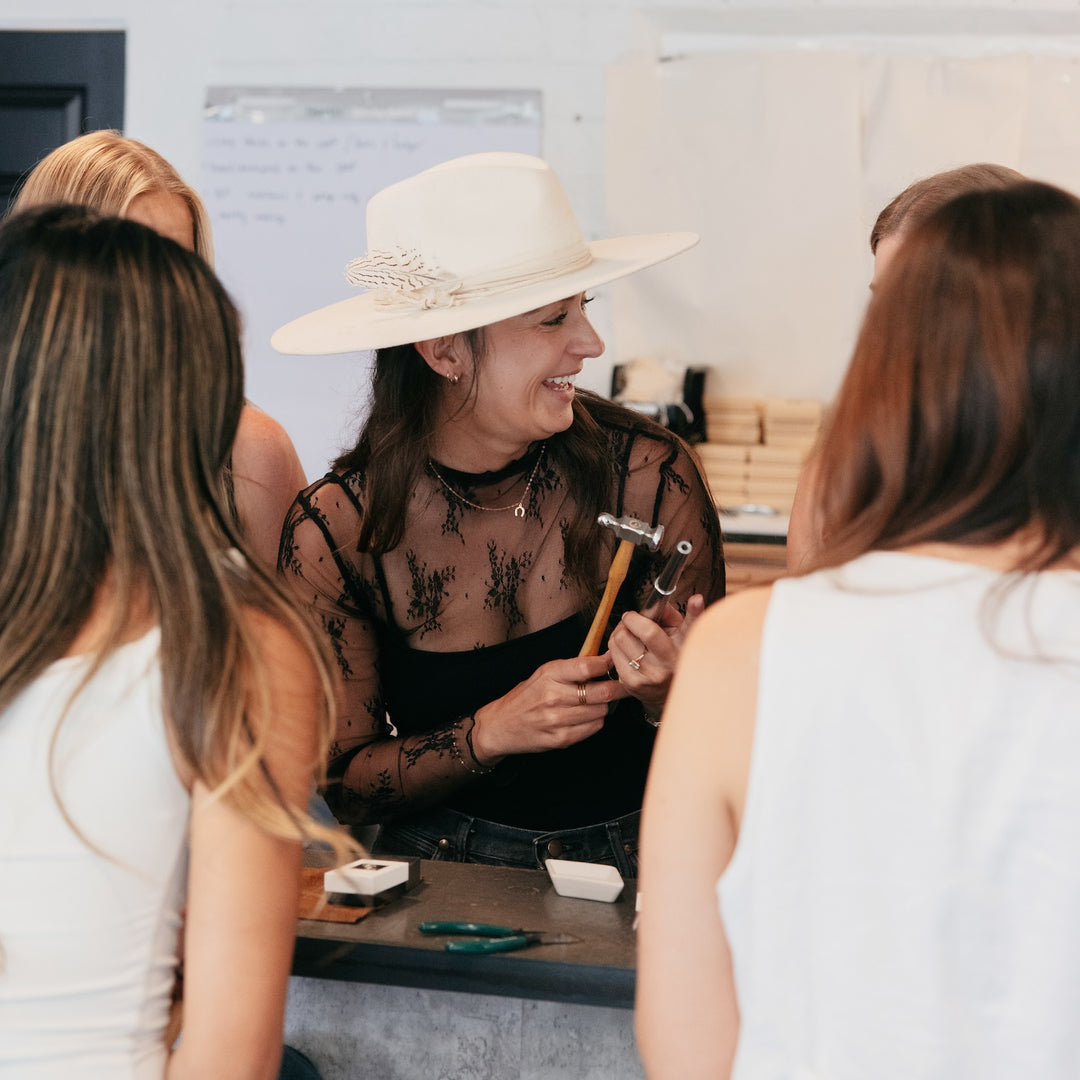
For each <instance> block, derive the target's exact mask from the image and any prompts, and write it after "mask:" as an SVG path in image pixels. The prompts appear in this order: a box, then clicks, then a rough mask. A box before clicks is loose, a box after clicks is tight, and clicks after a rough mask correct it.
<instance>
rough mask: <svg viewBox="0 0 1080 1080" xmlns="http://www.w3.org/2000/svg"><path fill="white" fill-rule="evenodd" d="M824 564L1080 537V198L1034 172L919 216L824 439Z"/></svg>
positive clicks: (1030, 563) (875, 302)
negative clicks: (876, 554) (939, 548)
mask: <svg viewBox="0 0 1080 1080" xmlns="http://www.w3.org/2000/svg"><path fill="white" fill-rule="evenodd" d="M818 465H819V475H821V476H823V477H827V478H828V483H825V484H823V485H822V486H821V493H820V498H821V505H822V516H823V535H824V538H825V542H824V544H823V546H822V550H821V551H820V552H819V553H818V554H817V555H816V557H815V560H814V565H816V566H822V565H835V564H838V563H841V562H844V561H846V560H848V559H850V558H853V557H854V556H856V555H859V554H861V553H863V552H865V551H868V550H870V549H871V548H899V547H904V546H907V545H911V544H916V543H920V542H926V541H946V542H964V543H970V544H991V543H996V542H998V541H1002V540H1004V539H1006V538H1008V537H1010V536H1013V535H1014V534H1016V533H1017V531H1018V530H1021V529H1024V528H1025V527H1028V526H1032V527H1034V528H1035V529H1036V531H1037V535H1038V537H1039V541H1040V542H1039V544H1038V545H1037V549H1036V550H1034V551H1033V552H1032V553H1031V554H1030V555H1029V556H1027V557H1026V558H1025V561H1024V564H1023V565H1022V566H1021V567H1019V568H1020V569H1027V570H1035V569H1039V568H1042V567H1045V566H1048V565H1050V564H1051V563H1053V562H1055V561H1056V560H1058V559H1060V558H1061V557H1062V556H1064V555H1065V554H1066V553H1067V552H1069V551H1070V550H1072V549H1073V548H1075V547H1076V546H1077V544H1080V201H1078V200H1077V199H1076V198H1074V197H1073V196H1072V195H1070V194H1068V193H1067V192H1064V191H1061V190H1060V189H1058V188H1055V187H1051V186H1050V185H1047V184H1042V183H1036V182H1025V183H1021V184H1016V185H1013V186H1011V187H1008V188H1005V189H1002V190H998V191H983V192H972V193H969V194H967V195H962V196H960V197H958V198H956V199H954V200H953V201H952V202H950V203H947V204H946V205H945V206H943V207H942V208H940V209H939V210H938V211H936V212H935V213H934V214H933V215H931V217H930V218H929V219H928V220H927V221H925V222H924V223H923V224H922V225H920V226H917V227H916V228H915V230H914V231H913V232H912V233H911V234H910V236H909V237H908V238H907V239H906V240H905V242H904V244H903V246H902V247H901V249H900V251H899V252H898V253H897V255H896V259H895V263H894V264H893V268H892V270H891V272H890V275H889V277H888V279H887V281H886V282H885V283H884V284H883V286H882V288H881V289H880V290H878V291H876V292H875V294H874V296H873V298H872V299H871V301H870V305H869V308H868V310H867V314H866V318H865V321H864V323H863V326H862V330H861V333H860V335H859V338H858V342H857V344H856V347H855V352H854V356H853V359H852V361H851V365H850V367H849V369H848V372H847V376H846V378H845V380H844V383H843V386H842V387H841V390H840V394H839V397H838V399H837V403H836V406H835V408H834V410H833V412H832V415H831V417H830V419H829V422H828V424H827V427H826V430H825V433H824V436H823V439H822V442H821V445H820V459H819V463H818Z"/></svg>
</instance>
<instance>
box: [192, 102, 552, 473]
mask: <svg viewBox="0 0 1080 1080" xmlns="http://www.w3.org/2000/svg"><path fill="white" fill-rule="evenodd" d="M202 130H203V140H202V191H201V194H202V197H203V199H204V201H205V203H206V208H207V211H208V213H209V215H210V222H211V226H212V228H213V233H214V249H215V268H216V270H217V272H218V275H219V276H220V278H221V280H222V282H223V283H224V284H225V287H226V288H227V289H228V290H229V292H230V294H231V295H232V297H233V299H234V300H235V301H236V303H237V306H238V307H239V309H240V312H241V315H242V317H243V320H244V347H245V358H246V387H245V389H246V394H247V397H248V399H249V400H250V401H251V402H253V403H254V404H255V405H257V406H259V407H260V408H262V409H264V410H265V411H266V412H268V413H269V414H270V415H271V416H273V417H274V418H275V419H277V420H278V421H279V422H280V423H281V424H283V425H284V427H285V429H286V430H287V431H288V432H289V434H290V435H291V436H292V439H293V442H294V443H295V445H296V449H297V452H298V453H299V455H300V461H301V464H302V465H303V467H304V471H305V473H306V474H307V476H308V479H309V480H313V479H315V478H317V477H319V476H321V475H322V474H323V473H324V472H325V471H326V469H327V467H328V465H329V463H330V462H331V461H332V460H333V459H334V458H335V457H336V456H337V455H338V454H339V453H340V452H341V451H342V450H343V449H345V448H347V447H348V446H351V445H352V443H353V442H354V441H355V438H356V435H357V434H358V432H359V425H360V423H361V422H362V418H363V415H364V413H365V410H366V405H367V393H368V387H369V383H370V370H371V360H372V357H371V354H370V353H354V354H348V355H343V356H308V357H297V356H279V355H278V354H277V353H275V352H274V351H273V350H272V349H271V348H270V344H269V341H270V335H271V334H272V333H273V331H274V330H276V329H277V328H278V327H279V326H280V325H282V323H285V322H288V321H289V320H290V319H293V318H295V317H296V316H298V315H302V314H304V313H305V312H307V311H311V310H312V309H314V308H317V307H322V306H323V305H325V304H331V303H334V302H335V301H337V300H343V299H345V298H347V297H348V296H351V295H354V294H355V292H356V289H355V287H353V286H350V285H348V284H347V283H346V281H345V276H344V267H345V264H346V263H347V262H348V261H349V260H350V259H353V258H355V257H357V256H358V255H362V254H364V252H365V250H366V246H367V245H366V241H365V228H364V207H365V205H366V203H367V200H368V199H369V198H370V197H371V196H372V195H374V194H375V193H376V192H377V191H379V190H381V189H382V188H384V187H386V186H387V185H388V184H392V183H395V182H396V181H398V180H402V179H404V178H405V177H407V176H411V175H413V174H414V173H417V172H420V171H421V170H423V169H426V168H429V167H431V166H432V165H436V164H438V163H439V162H441V161H446V160H448V159H450V158H453V157H458V156H460V155H462V154H472V153H479V152H483V151H489V150H513V151H519V152H522V153H527V154H539V153H540V93H539V92H538V91H530V90H507V91H490V90H484V91H461V90H417V89H403V90H384V89H349V90H334V89H320V88H303V89H290V90H275V89H266V88H263V89H251V88H242V87H212V88H210V89H209V91H208V92H207V104H206V109H205V111H204V118H203V125H202Z"/></svg>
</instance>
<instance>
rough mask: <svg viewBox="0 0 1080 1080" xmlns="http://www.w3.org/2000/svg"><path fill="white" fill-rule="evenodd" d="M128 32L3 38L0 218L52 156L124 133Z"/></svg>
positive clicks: (30, 33)
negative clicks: (65, 146) (103, 134)
mask: <svg viewBox="0 0 1080 1080" xmlns="http://www.w3.org/2000/svg"><path fill="white" fill-rule="evenodd" d="M124 37H125V35H124V31H123V30H106V31H97V30H87V31H71V32H69V31H63V32H60V31H58V32H50V31H45V32H39V31H36V30H11V31H3V32H0V212H2V211H3V210H6V209H7V206H8V202H9V201H10V199H11V196H12V193H13V192H14V190H15V188H16V187H17V186H18V183H19V180H20V179H21V178H22V177H23V176H24V175H25V174H26V172H28V171H29V170H30V169H31V168H33V166H34V165H35V164H36V163H37V162H38V161H40V160H41V158H42V157H44V156H45V154H47V153H48V152H49V151H50V150H54V149H55V148H56V147H57V146H59V145H60V144H61V143H65V142H67V141H68V140H69V139H73V138H75V136H76V135H82V134H83V133H84V132H86V131H96V130H98V129H99V128H117V129H122V128H123V126H124Z"/></svg>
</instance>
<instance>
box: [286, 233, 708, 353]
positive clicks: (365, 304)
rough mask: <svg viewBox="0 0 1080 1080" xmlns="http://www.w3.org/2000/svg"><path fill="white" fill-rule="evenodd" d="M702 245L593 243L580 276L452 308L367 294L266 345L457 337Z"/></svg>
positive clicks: (301, 348)
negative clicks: (386, 301)
mask: <svg viewBox="0 0 1080 1080" xmlns="http://www.w3.org/2000/svg"><path fill="white" fill-rule="evenodd" d="M699 239H700V238H699V237H698V235H697V233H692V232H677V233H650V234H646V235H642V236H621V237H617V238H615V239H611V240H594V241H592V242H591V243H590V244H588V245H587V246H588V248H589V252H590V253H591V255H592V262H590V263H589V265H588V266H586V267H583V268H582V269H580V270H575V271H572V272H570V273H568V274H565V275H562V276H560V277H555V278H548V279H546V280H544V281H541V282H537V283H536V284H533V285H527V286H524V287H522V288H516V289H511V290H508V291H506V292H502V293H495V294H492V295H488V296H483V297H470V298H469V299H468V300H467V301H466V302H465V303H462V304H460V305H458V306H454V307H444V308H429V309H425V310H417V309H415V308H407V307H391V306H388V305H383V304H377V303H376V302H375V296H374V294H373V293H370V292H365V293H361V294H360V295H359V296H353V297H350V298H349V299H348V300H340V301H338V302H337V303H336V304H330V305H328V306H327V307H323V308H319V309H318V310H316V311H311V312H309V313H308V314H307V315H301V316H300V318H298V319H293V320H292V322H288V323H286V324H285V325H284V326H282V327H280V328H279V329H278V330H276V331H275V332H274V334H273V336H272V337H271V338H270V345H271V347H272V348H273V349H274V350H275V351H276V352H279V353H289V354H294V355H299V356H323V355H330V354H333V353H345V352H358V351H361V350H364V349H384V348H389V347H390V346H391V345H405V344H408V343H409V342H412V341H426V340H428V339H429V338H438V337H446V336H447V335H449V334H460V333H461V332H462V331H464V330H475V329H476V328H477V327H479V326H487V325H488V324H489V323H493V322H498V321H499V320H500V319H509V318H511V317H512V316H514V315H522V314H524V313H525V312H526V311H532V310H534V309H535V308H538V307H543V306H544V305H545V304H551V303H554V302H555V301H557V300H562V299H565V298H566V297H568V296H575V295H577V294H578V293H579V292H584V291H585V290H587V289H593V288H596V286H598V285H604V284H606V283H607V282H609V281H615V280H616V279H618V278H621V277H625V276H626V275H627V274H632V273H634V272H635V271H636V270H644V269H645V268H646V267H648V266H653V265H655V264H656V263H659V262H663V261H664V260H665V259H670V258H671V257H672V256H673V255H678V254H679V253H680V252H683V251H686V250H687V249H688V248H692V247H693V246H694V245H695V244H696V243H697V242H698V240H699Z"/></svg>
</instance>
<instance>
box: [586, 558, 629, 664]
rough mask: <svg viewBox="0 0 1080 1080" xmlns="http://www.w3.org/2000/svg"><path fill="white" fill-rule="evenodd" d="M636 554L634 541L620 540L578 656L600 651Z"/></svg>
mask: <svg viewBox="0 0 1080 1080" xmlns="http://www.w3.org/2000/svg"><path fill="white" fill-rule="evenodd" d="M633 554H634V542H633V540H620V541H619V546H618V548H617V550H616V551H615V558H614V559H612V560H611V569H610V570H609V571H608V576H607V585H606V586H605V587H604V595H603V596H602V597H601V598H600V605H599V607H597V609H596V614H595V615H594V616H593V621H592V626H590V627H589V632H588V634H586V635H585V644H584V645H582V646H581V652H579V653H578V656H596V654H597V653H598V652H599V651H600V642H601V640H602V639H603V636H604V631H605V630H606V629H607V624H608V619H610V618H611V609H612V608H613V607H614V606H615V597H616V596H617V595H618V592H619V589H620V588H621V587H622V583H623V582H624V581H625V580H626V572H627V570H629V569H630V557H631V556H632V555H633Z"/></svg>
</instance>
